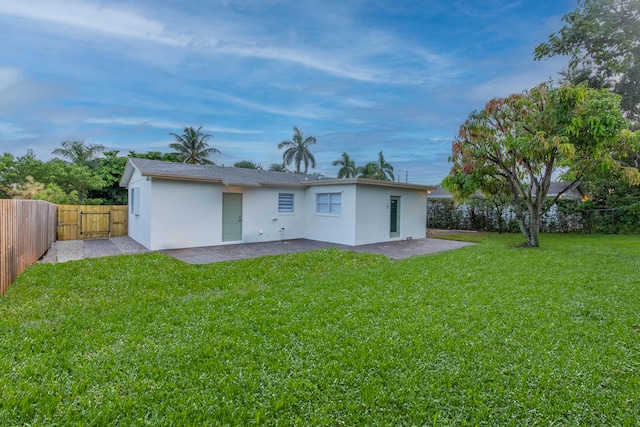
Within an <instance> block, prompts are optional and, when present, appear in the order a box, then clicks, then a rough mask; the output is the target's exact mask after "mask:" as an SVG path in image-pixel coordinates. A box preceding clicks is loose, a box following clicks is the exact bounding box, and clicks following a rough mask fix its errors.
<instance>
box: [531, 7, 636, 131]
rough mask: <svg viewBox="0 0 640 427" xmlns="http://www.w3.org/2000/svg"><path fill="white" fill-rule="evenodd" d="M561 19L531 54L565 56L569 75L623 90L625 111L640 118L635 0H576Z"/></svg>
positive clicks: (621, 92) (628, 115) (537, 55)
mask: <svg viewBox="0 0 640 427" xmlns="http://www.w3.org/2000/svg"><path fill="white" fill-rule="evenodd" d="M578 6H579V7H578V8H577V9H575V10H574V11H572V12H570V13H568V14H566V15H565V16H564V17H563V18H562V20H563V21H564V22H565V23H566V25H565V26H564V27H562V28H561V29H560V31H558V32H557V33H553V34H551V35H550V36H549V40H548V41H547V42H544V43H541V44H540V45H539V46H538V47H536V49H535V52H534V57H535V59H536V60H539V59H542V58H546V57H550V56H555V55H565V56H569V57H570V62H569V76H570V77H571V80H572V81H574V82H575V81H576V79H580V78H582V79H583V80H585V81H589V82H590V83H591V84H594V85H595V87H599V86H600V85H605V86H607V87H610V88H612V90H613V91H614V92H616V93H618V94H619V95H621V96H622V100H621V108H622V110H623V111H624V112H625V114H626V116H627V117H628V118H629V119H630V120H632V121H637V120H638V119H639V118H640V0H578Z"/></svg>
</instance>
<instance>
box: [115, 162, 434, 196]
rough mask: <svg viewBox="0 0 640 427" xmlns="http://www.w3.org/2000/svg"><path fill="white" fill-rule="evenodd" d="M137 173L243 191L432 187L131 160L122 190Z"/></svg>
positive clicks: (420, 188) (121, 184)
mask: <svg viewBox="0 0 640 427" xmlns="http://www.w3.org/2000/svg"><path fill="white" fill-rule="evenodd" d="M134 169H137V170H138V171H139V172H140V174H141V175H142V176H144V177H150V178H160V179H172V180H181V181H197V182H213V183H219V184H222V185H225V186H241V187H270V186H278V187H309V186H312V185H338V184H363V185H376V186H392V187H396V188H410V189H419V190H425V191H426V190H429V189H431V188H433V187H431V186H425V185H417V184H404V183H400V182H390V181H380V180H373V179H363V178H351V179H333V178H332V179H327V178H322V177H321V176H319V175H305V174H295V173H289V172H274V171H265V170H257V169H246V168H236V167H231V166H214V165H192V164H188V163H175V162H165V161H161V160H148V159H139V158H134V157H130V158H129V160H128V161H127V164H126V166H125V169H124V172H123V174H122V178H121V179H120V186H121V187H126V186H127V185H128V183H129V180H130V179H131V176H132V174H133V172H134Z"/></svg>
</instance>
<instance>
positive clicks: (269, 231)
mask: <svg viewBox="0 0 640 427" xmlns="http://www.w3.org/2000/svg"><path fill="white" fill-rule="evenodd" d="M244 191H245V192H244V194H243V197H242V237H243V241H244V242H245V243H249V242H269V241H273V240H283V239H284V240H286V239H299V238H302V237H304V234H305V217H306V212H305V191H304V189H293V188H268V187H261V188H250V189H245V190H244ZM280 193H287V194H293V213H278V194H280ZM283 228H284V230H282V231H281V229H283Z"/></svg>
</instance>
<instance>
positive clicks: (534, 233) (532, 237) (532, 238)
mask: <svg viewBox="0 0 640 427" xmlns="http://www.w3.org/2000/svg"><path fill="white" fill-rule="evenodd" d="M539 232H540V213H539V212H535V213H534V212H530V218H529V233H528V234H527V246H528V247H530V248H539V247H540V240H539V239H538V234H539Z"/></svg>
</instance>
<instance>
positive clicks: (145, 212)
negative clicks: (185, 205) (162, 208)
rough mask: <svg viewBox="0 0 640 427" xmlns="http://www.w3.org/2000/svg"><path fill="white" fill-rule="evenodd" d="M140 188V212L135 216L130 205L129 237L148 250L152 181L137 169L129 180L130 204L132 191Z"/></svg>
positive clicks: (149, 245) (149, 244)
mask: <svg viewBox="0 0 640 427" xmlns="http://www.w3.org/2000/svg"><path fill="white" fill-rule="evenodd" d="M133 188H139V191H140V192H139V197H140V200H139V205H138V206H139V210H138V212H139V213H138V214H137V215H135V214H133V213H132V212H131V208H132V206H131V204H130V205H129V219H128V222H129V224H128V227H129V237H131V238H132V239H133V240H135V241H136V242H138V243H140V244H141V245H142V246H144V247H146V248H147V249H150V248H151V214H152V212H151V181H148V180H147V179H146V178H145V177H143V176H142V175H141V174H140V172H138V170H137V169H134V171H133V174H132V175H131V179H130V180H129V185H128V188H127V190H128V192H129V202H131V190H132V189H133Z"/></svg>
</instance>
